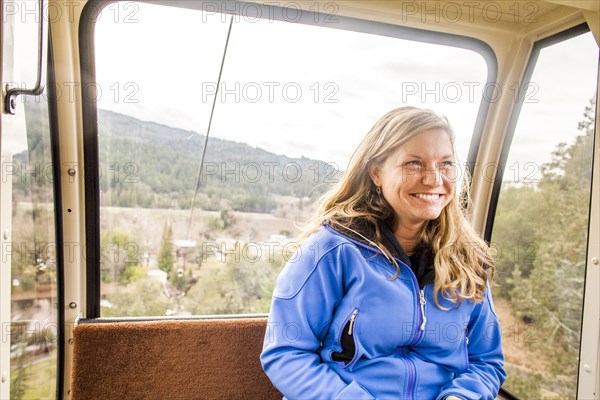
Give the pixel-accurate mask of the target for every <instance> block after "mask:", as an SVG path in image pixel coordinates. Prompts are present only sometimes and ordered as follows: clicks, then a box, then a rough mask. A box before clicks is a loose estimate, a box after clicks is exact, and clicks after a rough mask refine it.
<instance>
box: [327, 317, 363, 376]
mask: <svg viewBox="0 0 600 400" xmlns="http://www.w3.org/2000/svg"><path fill="white" fill-rule="evenodd" d="M358 314H359V310H358V308H355V309H354V310H353V311H352V313H351V314H350V315H349V316H348V317H347V318H346V320H345V323H344V324H343V325H342V329H341V331H340V333H339V335H338V343H339V345H340V346H341V348H342V351H334V352H332V353H331V359H332V360H333V361H336V362H338V363H341V364H342V368H350V367H351V366H352V365H354V363H355V362H356V360H357V359H358V351H357V341H356V324H357V321H358Z"/></svg>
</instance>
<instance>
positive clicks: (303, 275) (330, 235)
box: [273, 226, 353, 299]
mask: <svg viewBox="0 0 600 400" xmlns="http://www.w3.org/2000/svg"><path fill="white" fill-rule="evenodd" d="M351 244H352V243H351V242H350V241H349V240H347V239H346V238H344V237H343V236H340V235H338V234H336V232H335V231H332V230H331V228H328V227H325V226H322V227H320V228H319V229H318V230H317V231H315V232H314V233H312V234H311V235H310V236H309V237H307V238H306V239H305V240H304V241H303V242H302V243H301V245H300V246H298V248H297V249H296V252H295V253H294V254H293V255H291V256H290V257H289V258H288V259H287V260H286V261H287V263H286V265H285V267H284V268H283V270H282V271H281V273H280V275H279V277H278V279H277V282H276V284H275V290H274V293H273V295H274V296H275V297H278V298H283V299H286V298H287V299H289V298H292V297H294V296H295V295H296V294H297V293H298V292H299V291H300V289H301V288H302V287H303V286H304V285H305V284H306V282H307V281H308V280H309V279H310V277H311V276H312V275H313V274H314V273H315V271H317V270H320V273H319V274H318V275H319V276H321V278H322V279H324V278H326V277H329V278H328V279H333V280H334V281H338V280H339V279H334V277H335V276H338V277H339V276H341V275H342V274H341V270H340V268H341V263H340V259H339V258H340V254H341V251H343V249H344V248H347V247H346V246H345V245H351ZM352 246H353V245H352ZM336 250H340V251H336ZM324 259H326V261H325V262H323V260H324Z"/></svg>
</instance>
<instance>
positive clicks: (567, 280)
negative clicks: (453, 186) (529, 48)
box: [492, 101, 595, 398]
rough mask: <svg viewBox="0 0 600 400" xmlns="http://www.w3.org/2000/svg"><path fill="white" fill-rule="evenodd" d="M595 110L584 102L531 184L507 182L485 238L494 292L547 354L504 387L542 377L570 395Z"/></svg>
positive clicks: (576, 346)
mask: <svg viewBox="0 0 600 400" xmlns="http://www.w3.org/2000/svg"><path fill="white" fill-rule="evenodd" d="M594 110H595V104H594V102H593V101H591V102H590V105H589V106H588V107H586V110H585V113H584V118H583V120H582V121H581V122H580V123H579V127H578V128H579V130H580V131H581V134H579V135H578V136H576V137H575V140H574V142H573V143H571V144H567V143H560V144H558V145H557V147H556V149H555V150H554V151H553V152H552V158H551V161H550V162H548V163H545V164H543V165H542V166H541V168H540V172H541V178H540V180H539V183H538V184H537V185H529V187H527V186H516V187H515V186H508V187H505V188H503V190H502V193H501V196H500V202H499V204H498V210H497V214H496V222H495V228H494V237H493V238H492V239H493V242H494V243H495V244H496V245H497V247H498V248H499V249H501V254H500V256H499V257H498V261H497V268H498V274H497V275H496V276H497V277H498V282H499V283H500V287H499V288H498V289H499V290H497V293H498V294H499V295H501V296H503V297H505V298H507V299H508V300H510V304H511V307H512V311H513V314H514V315H515V316H517V317H520V318H521V320H522V321H523V322H524V325H523V326H528V327H529V329H530V332H534V333H533V334H532V335H530V336H529V337H528V338H527V339H528V340H526V343H527V345H528V346H529V347H530V348H531V349H532V350H533V351H536V352H538V353H539V354H540V357H541V358H544V359H545V360H547V366H546V368H545V371H543V372H544V373H543V374H542V375H533V374H530V373H526V372H523V371H521V372H520V373H519V374H513V376H512V377H511V376H509V380H508V381H507V384H506V386H507V388H508V389H509V390H510V389H511V388H523V387H530V388H532V389H531V390H534V389H535V388H536V387H537V388H539V382H540V379H542V380H543V382H542V386H546V387H552V389H553V391H554V392H555V394H557V395H558V396H559V397H564V398H570V397H573V396H574V394H575V385H576V377H577V366H578V353H579V339H580V337H579V336H580V330H581V310H582V303H583V286H584V275H585V260H586V243H587V229H586V227H587V226H588V216H589V214H588V212H589V199H590V185H591V182H590V178H591V171H592V153H593V146H592V143H593V142H592V141H593V130H594ZM548 349H552V350H551V351H548ZM536 384H537V386H536ZM515 390H516V389H515ZM535 390H538V389H535ZM536 393H537V392H536ZM528 394H529V393H528Z"/></svg>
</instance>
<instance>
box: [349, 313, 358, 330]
mask: <svg viewBox="0 0 600 400" xmlns="http://www.w3.org/2000/svg"><path fill="white" fill-rule="evenodd" d="M357 315H358V308H355V309H354V312H353V313H352V315H351V316H350V326H349V327H348V335H350V336H352V327H353V326H354V320H355V319H356V316H357Z"/></svg>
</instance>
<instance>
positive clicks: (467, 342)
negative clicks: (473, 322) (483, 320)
mask: <svg viewBox="0 0 600 400" xmlns="http://www.w3.org/2000/svg"><path fill="white" fill-rule="evenodd" d="M465 344H466V345H467V346H468V345H469V328H465Z"/></svg>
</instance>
